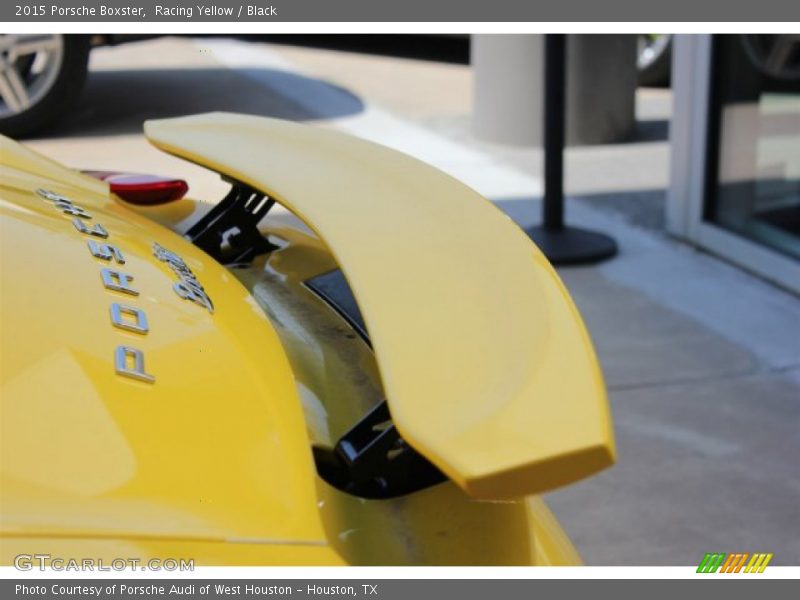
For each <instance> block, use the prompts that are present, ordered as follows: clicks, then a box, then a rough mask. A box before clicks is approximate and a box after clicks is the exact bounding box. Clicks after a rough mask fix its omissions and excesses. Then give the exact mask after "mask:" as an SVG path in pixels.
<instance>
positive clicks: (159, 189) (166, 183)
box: [83, 171, 189, 206]
mask: <svg viewBox="0 0 800 600" xmlns="http://www.w3.org/2000/svg"><path fill="white" fill-rule="evenodd" d="M83 173H84V174H86V175H90V176H91V177H94V178H95V179H101V180H103V181H105V182H106V183H108V185H109V186H110V188H111V191H112V192H113V193H114V194H116V195H117V196H119V197H120V198H122V199H123V200H125V201H126V202H130V203H131V204H139V205H145V206H150V205H154V204H165V203H167V202H172V201H173V200H180V199H181V198H183V197H184V196H185V195H186V192H188V191H189V185H188V184H187V183H186V182H185V181H184V180H183V179H170V178H169V177H160V176H158V175H143V174H141V173H116V172H113V171H84V172H83Z"/></svg>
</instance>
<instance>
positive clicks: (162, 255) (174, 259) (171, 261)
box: [153, 242, 214, 313]
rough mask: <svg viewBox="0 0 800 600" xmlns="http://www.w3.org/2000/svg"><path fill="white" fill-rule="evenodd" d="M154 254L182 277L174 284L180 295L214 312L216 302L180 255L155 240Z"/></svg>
mask: <svg viewBox="0 0 800 600" xmlns="http://www.w3.org/2000/svg"><path fill="white" fill-rule="evenodd" d="M153 255H154V256H155V257H156V258H157V259H158V260H160V261H162V262H164V263H166V264H167V266H169V268H170V269H172V270H173V271H174V272H175V274H176V275H177V276H178V278H179V279H180V281H178V282H177V283H176V284H175V285H173V286H172V289H173V290H175V293H176V294H178V296H180V297H181V298H183V299H184V300H189V301H190V302H194V303H195V304H198V305H200V306H203V307H205V308H206V309H208V312H210V313H213V312H214V303H213V302H211V298H210V297H209V296H208V294H207V293H206V291H205V290H204V289H203V286H202V285H200V282H199V281H198V280H197V277H195V275H194V273H192V270H191V269H190V268H189V266H188V265H187V264H186V263H185V262H184V261H183V259H182V258H181V257H180V256H178V255H177V254H175V253H174V252H172V251H171V250H167V249H166V248H164V246H162V245H161V244H159V243H157V242H153Z"/></svg>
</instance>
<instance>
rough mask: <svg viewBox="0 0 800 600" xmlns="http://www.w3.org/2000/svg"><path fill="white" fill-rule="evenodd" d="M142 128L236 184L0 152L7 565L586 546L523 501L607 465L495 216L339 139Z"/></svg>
mask: <svg viewBox="0 0 800 600" xmlns="http://www.w3.org/2000/svg"><path fill="white" fill-rule="evenodd" d="M145 130H146V134H147V136H148V138H149V140H150V141H151V142H152V143H153V144H155V145H156V146H157V147H159V148H160V149H162V150H164V151H166V152H169V153H171V154H173V155H176V156H179V157H182V158H184V159H186V160H189V161H192V162H194V163H197V164H199V165H202V166H204V167H207V168H209V169H212V170H214V171H217V172H218V173H220V174H221V175H222V177H223V178H225V180H227V181H229V182H230V184H231V189H230V193H229V194H228V195H227V196H226V197H225V198H224V199H222V200H221V201H220V202H218V203H217V204H216V205H206V204H202V203H198V202H195V201H193V200H190V199H187V198H185V197H183V196H184V194H185V192H186V186H185V184H184V183H183V182H182V181H171V180H167V179H159V178H146V177H145V178H142V177H127V176H124V175H123V176H120V175H115V174H110V173H96V172H95V173H90V174H86V173H80V172H77V171H74V170H70V169H67V168H65V167H63V166H61V165H59V164H56V163H54V162H52V161H50V160H48V159H46V158H44V157H42V156H40V155H38V154H36V153H34V152H32V151H30V150H28V149H26V148H25V147H23V146H21V145H19V144H17V143H15V142H13V141H11V140H9V139H6V138H4V139H3V140H2V148H1V150H2V166H1V167H0V169H1V171H2V179H1V180H0V203H1V204H0V217H1V219H2V220H1V221H0V237H2V262H1V263H0V267H1V268H0V274H1V276H2V283H1V285H2V288H1V289H0V301H1V302H2V306H1V307H0V316H1V318H2V323H1V325H2V345H1V346H0V352H1V354H0V369H1V371H0V385H1V386H2V387H0V393H1V394H2V412H1V413H0V420H1V423H2V439H1V443H2V453H0V465H1V466H2V479H0V517H1V521H2V523H1V524H0V531H1V533H2V538H0V543H1V544H2V548H1V550H2V557H1V560H2V564H12V563H13V562H14V558H15V557H16V556H18V555H20V554H35V553H39V554H42V553H48V554H50V555H53V556H61V557H98V558H107V559H109V560H110V559H112V558H114V557H137V558H140V559H142V560H145V559H148V558H152V557H164V556H169V557H181V558H189V559H193V560H194V561H195V564H198V565H204V564H205V565H281V564H310V565H323V564H384V565H386V564H418V565H428V564H431V565H443V564H501V565H502V564H508V565H519V564H523V565H524V564H540V565H544V564H574V563H576V562H578V561H579V558H578V555H577V553H576V552H575V550H574V549H573V547H572V545H571V544H570V542H569V540H568V539H567V537H566V536H565V535H564V533H563V532H562V530H561V528H560V526H559V525H558V523H557V521H556V520H555V519H554V517H553V516H552V515H551V513H550V512H549V510H548V509H547V507H546V506H545V504H544V503H543V502H542V501H541V499H539V498H538V497H537V494H539V493H541V492H544V491H547V490H550V489H553V488H556V487H559V486H562V485H566V484H569V483H571V482H574V481H576V480H578V479H581V478H583V477H586V476H588V475H590V474H592V473H594V472H596V471H598V470H600V469H603V468H605V467H607V466H609V465H610V464H611V463H612V462H613V461H614V453H615V450H614V441H613V431H612V426H611V420H610V415H609V410H608V405H607V401H606V395H605V388H604V384H603V381H602V375H601V372H600V369H599V367H598V364H597V361H596V358H595V355H594V351H593V349H592V345H591V342H590V339H589V337H588V334H587V332H586V330H585V328H584V325H583V323H582V321H581V318H580V316H579V314H578V312H577V310H576V308H575V306H574V305H573V303H572V301H571V299H570V297H569V295H568V293H567V291H566V290H565V288H564V286H563V285H562V283H561V282H560V280H559V279H558V277H557V275H556V274H555V272H554V270H553V269H552V268H551V266H550V265H549V263H548V262H547V260H546V259H545V258H544V257H543V255H542V254H541V253H540V252H539V251H538V249H537V248H536V247H535V246H534V245H533V244H532V243H531V241H530V240H529V239H528V238H527V237H526V235H525V234H524V233H523V232H522V231H521V230H520V229H519V228H518V227H517V226H516V225H515V224H514V223H513V222H512V221H511V220H510V219H509V218H508V217H507V216H506V215H504V214H503V213H502V212H501V211H499V210H498V209H497V208H495V207H494V206H493V205H492V204H491V203H490V202H488V201H487V200H485V199H484V198H482V197H481V196H480V195H478V194H477V193H476V192H474V191H472V190H471V189H469V188H468V187H466V186H464V185H463V184H461V183H459V182H458V181H456V180H455V179H453V178H451V177H450V176H448V175H445V174H444V173H442V172H440V171H438V170H436V169H434V168H432V167H430V166H428V165H426V164H424V163H421V162H419V161H417V160H416V159H413V158H411V157H409V156H406V155H404V154H401V153H399V152H396V151H394V150H391V149H388V148H386V147H383V146H380V145H377V144H373V143H369V142H366V141H362V140H359V139H356V138H353V137H349V136H347V135H345V134H342V133H339V132H336V131H333V130H330V129H325V128H319V127H311V126H305V125H298V124H295V123H288V122H283V121H276V120H270V119H264V118H257V117H246V116H240V115H230V114H210V115H198V116H193V117H185V118H178V119H168V120H162V121H151V122H148V123H146V125H145ZM275 203H278V204H280V205H282V206H283V207H285V208H286V209H288V211H290V212H291V213H293V214H294V215H296V217H299V219H300V221H302V223H300V221H298V220H297V219H294V218H289V217H288V216H287V215H286V213H285V212H283V213H282V214H279V215H277V216H276V215H275V214H274V213H273V215H270V216H268V217H267V218H264V217H265V216H266V215H267V213H268V212H269V211H270V209H271V208H272V207H273V206H274V205H275Z"/></svg>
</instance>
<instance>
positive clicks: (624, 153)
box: [30, 38, 800, 565]
mask: <svg viewBox="0 0 800 600" xmlns="http://www.w3.org/2000/svg"><path fill="white" fill-rule="evenodd" d="M471 86H472V79H471V74H470V71H469V68H468V67H466V66H463V65H457V64H444V63H436V62H426V61H419V60H408V59H402V58H392V57H381V56H369V55H364V54H356V53H347V52H337V51H332V50H319V49H308V48H301V47H290V46H278V45H268V44H263V43H247V42H243V41H235V40H226V39H200V40H192V39H189V38H162V39H156V40H150V41H146V42H137V43H134V44H130V45H126V46H121V47H117V48H104V49H100V50H98V51H96V52H95V53H94V55H93V57H92V72H91V74H90V78H89V82H88V86H87V89H86V92H85V94H84V96H83V99H82V101H81V104H80V108H79V109H78V111H77V113H76V114H75V115H74V117H73V118H72V119H70V120H69V121H68V122H66V123H64V124H63V125H62V126H60V127H59V128H58V129H57V130H55V131H54V132H52V133H50V134H47V135H46V136H44V137H41V138H40V139H37V140H33V141H31V142H30V143H31V145H32V146H33V147H34V148H37V149H40V150H41V151H43V152H44V153H46V154H48V155H50V156H53V157H55V158H58V159H60V160H61V161H63V162H65V163H67V164H70V165H74V166H77V167H83V168H99V169H121V170H133V171H137V170H138V171H144V172H153V173H163V174H170V175H180V176H184V177H186V178H187V179H189V180H190V182H191V184H192V186H193V192H194V193H195V194H196V195H199V196H201V197H202V198H204V199H207V200H209V201H213V200H215V199H217V198H220V197H222V195H223V193H224V192H225V189H226V186H225V185H224V184H222V183H221V182H219V181H218V180H217V178H216V176H214V175H213V174H210V173H208V172H205V171H203V170H202V169H199V168H197V167H194V166H192V165H188V164H187V163H183V162H181V161H178V160H176V159H173V158H170V157H168V156H166V155H164V154H162V153H160V152H158V151H156V150H154V149H152V148H150V147H149V146H148V145H147V143H146V142H145V141H144V139H143V137H142V135H141V129H140V125H141V122H142V120H144V119H146V118H154V117H164V116H172V115H180V114H191V113H197V112H205V111H209V110H227V111H239V112H247V113H254V114H263V115H268V116H277V117H283V118H289V119H295V120H301V121H312V122H318V123H322V124H324V125H326V126H331V127H336V128H339V129H342V130H345V131H349V132H351V133H354V134H356V135H361V136H364V137H367V138H371V139H374V140H376V141H380V142H382V143H384V144H387V145H390V146H394V147H396V148H399V149H401V150H403V151H406V152H408V153H410V154H414V155H416V156H418V157H420V158H422V159H423V160H427V161H429V162H431V163H433V164H435V165H437V166H439V167H441V168H443V169H445V170H447V171H448V172H450V173H452V174H453V175H455V176H456V177H459V178H461V179H463V180H464V181H466V182H467V183H468V184H470V185H472V186H473V187H475V188H476V189H478V190H479V191H481V192H482V193H484V194H485V195H486V196H488V197H489V198H491V199H492V200H494V201H495V202H496V203H497V204H498V206H500V207H501V208H502V209H503V210H505V211H506V212H507V213H508V214H509V215H511V217H512V218H514V219H515V220H517V221H518V222H519V223H520V224H521V225H523V226H525V225H530V224H532V223H534V222H536V221H537V219H538V210H539V208H538V200H537V198H538V196H539V195H540V193H541V182H540V178H539V173H540V159H541V155H540V152H539V151H538V150H536V149H512V148H507V147H503V146H498V145H492V144H486V143H483V142H480V141H479V140H476V139H474V137H473V136H472V134H471V132H470V118H469V113H470V109H471V102H470V100H471ZM638 105H639V108H638V112H639V117H640V128H639V139H638V141H634V142H631V143H628V144H621V145H616V146H596V147H591V148H575V149H571V150H570V151H569V153H568V164H567V174H568V182H567V187H568V191H569V192H570V193H571V194H572V195H574V196H578V197H580V199H577V200H572V201H570V202H569V208H568V216H569V218H570V219H571V220H572V221H573V222H574V223H576V224H579V225H583V226H589V227H593V228H596V229H601V230H603V231H606V232H608V233H611V234H612V235H614V236H615V237H616V239H617V241H618V243H619V244H620V249H621V252H620V255H619V256H618V257H617V258H615V259H614V260H612V261H609V262H607V263H605V264H602V265H598V266H595V267H582V268H571V269H563V270H561V271H560V273H561V275H562V277H563V278H564V281H565V282H566V284H567V286H568V287H569V289H570V290H571V292H572V294H573V295H574V297H575V299H576V301H577V303H578V305H579V307H580V309H581V311H582V313H583V315H584V317H585V319H586V321H587V324H588V326H589V330H590V332H591V334H592V337H593V339H594V342H595V344H596V346H597V350H598V353H599V356H600V360H601V363H602V365H603V369H604V372H605V375H606V380H607V383H608V387H609V391H610V396H611V401H612V406H613V411H614V417H615V423H616V433H617V440H618V450H619V464H618V465H616V466H615V467H614V468H613V469H610V470H609V471H607V472H605V473H603V474H601V475H599V476H597V477H594V478H592V479H590V480H588V481H585V482H582V483H579V484H577V485H574V486H571V487H569V488H567V489H564V490H561V491H557V492H554V493H552V494H549V496H548V501H549V502H550V504H551V506H552V507H553V508H554V510H555V512H556V513H557V514H558V516H559V518H560V519H561V521H562V523H563V525H564V527H565V528H566V530H567V531H568V533H569V534H570V535H571V537H572V538H573V540H574V541H575V543H576V545H577V546H578V548H579V550H580V551H581V553H582V554H583V556H584V559H585V561H586V562H587V563H589V564H596V565H612V564H619V565H637V564H638V565H653V564H667V565H686V564H696V563H697V562H698V561H699V559H700V558H701V557H702V556H703V554H704V553H705V552H706V551H712V550H717V551H728V552H731V551H750V552H752V551H762V552H774V553H775V558H774V564H800V502H799V501H798V500H800V462H798V457H800V301H798V298H797V297H795V296H792V295H790V294H788V293H785V292H783V291H781V290H779V289H777V288H774V287H773V286H771V285H770V284H768V283H766V282H764V281H762V280H760V279H758V278H756V277H753V276H750V275H748V274H747V273H745V272H743V271H741V270H739V269H737V268H735V267H732V266H730V265H728V264H727V263H725V262H722V261H720V260H717V259H715V258H714V257H711V256H709V255H707V254H704V253H701V252H698V251H696V250H694V249H692V248H690V247H687V246H684V245H682V244H679V243H677V242H675V241H673V240H671V239H669V238H668V237H667V236H666V235H665V234H664V232H663V231H662V228H663V220H662V218H661V212H660V210H661V207H662V206H663V190H664V187H665V186H666V185H667V173H668V160H669V153H668V143H667V141H666V135H665V134H666V122H667V120H668V119H669V116H670V111H671V102H670V95H669V92H668V91H666V90H640V92H639V97H638Z"/></svg>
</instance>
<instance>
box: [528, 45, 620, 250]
mask: <svg viewBox="0 0 800 600" xmlns="http://www.w3.org/2000/svg"><path fill="white" fill-rule="evenodd" d="M544 39H545V42H544V110H543V113H544V127H543V133H544V198H543V200H542V224H541V225H538V226H536V227H532V228H531V229H529V230H528V235H529V236H530V237H531V239H533V241H534V242H536V245H537V246H539V249H540V250H541V251H542V252H543V253H544V255H545V256H546V257H547V259H548V260H549V261H550V262H551V263H553V264H554V265H579V264H586V263H593V262H598V261H601V260H605V259H606V258H610V257H612V256H614V255H615V254H616V253H617V243H616V242H615V241H614V240H613V239H612V238H610V237H609V236H607V235H605V234H602V233H597V232H595V231H588V230H586V229H579V228H578V227H570V226H568V225H566V224H565V223H564V138H565V137H566V136H565V135H564V132H565V129H566V127H565V121H566V119H565V106H566V104H567V102H566V97H567V93H566V88H567V85H566V80H567V76H566V71H567V60H566V59H567V36H565V35H562V34H548V35H546V36H545V38H544Z"/></svg>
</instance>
